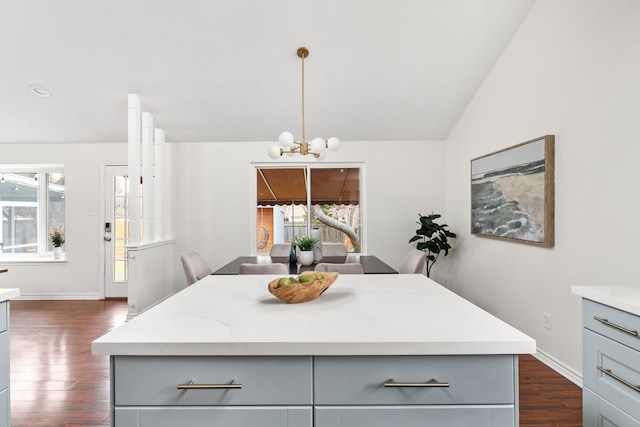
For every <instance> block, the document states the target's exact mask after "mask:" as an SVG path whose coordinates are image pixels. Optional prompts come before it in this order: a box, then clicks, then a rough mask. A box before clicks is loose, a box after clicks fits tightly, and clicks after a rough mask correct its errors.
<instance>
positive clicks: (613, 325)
mask: <svg viewBox="0 0 640 427" xmlns="http://www.w3.org/2000/svg"><path fill="white" fill-rule="evenodd" d="M593 319H594V320H597V321H598V322H600V323H602V324H604V325H607V326H611V327H612V328H614V329H617V330H619V331H622V332H624V333H626V334H629V335H633V336H634V337H637V336H638V331H636V330H633V329H627V328H625V327H624V326H620V325H616V324H615V323H611V322H609V320H608V319H603V318H602V317H598V316H593Z"/></svg>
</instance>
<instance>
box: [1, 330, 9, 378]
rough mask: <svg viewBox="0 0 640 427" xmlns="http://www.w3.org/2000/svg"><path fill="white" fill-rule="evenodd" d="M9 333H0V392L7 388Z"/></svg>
mask: <svg viewBox="0 0 640 427" xmlns="http://www.w3.org/2000/svg"><path fill="white" fill-rule="evenodd" d="M9 341H10V337H9V331H5V332H0V390H2V389H5V388H8V387H9V370H10V369H9V368H10V366H9V359H10V353H11V351H10V349H9Z"/></svg>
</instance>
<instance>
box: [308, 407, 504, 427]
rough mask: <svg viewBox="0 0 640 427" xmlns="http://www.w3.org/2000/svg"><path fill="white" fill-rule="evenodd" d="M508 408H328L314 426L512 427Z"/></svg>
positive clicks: (317, 416) (318, 415)
mask: <svg viewBox="0 0 640 427" xmlns="http://www.w3.org/2000/svg"><path fill="white" fill-rule="evenodd" d="M515 419H516V418H515V411H514V409H513V407H507V406H455V407H451V406H382V407H369V406H346V407H345V406H328V407H318V408H316V410H315V420H316V422H315V427H337V426H340V427H364V426H366V427H389V426H401V427H424V426H474V427H495V426H515V425H516V421H515Z"/></svg>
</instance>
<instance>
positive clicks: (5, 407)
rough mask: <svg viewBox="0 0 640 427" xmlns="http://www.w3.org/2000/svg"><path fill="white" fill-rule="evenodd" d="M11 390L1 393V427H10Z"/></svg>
mask: <svg viewBox="0 0 640 427" xmlns="http://www.w3.org/2000/svg"><path fill="white" fill-rule="evenodd" d="M9 406H10V405H9V389H4V390H2V391H0V427H9V425H10V424H11V422H10V418H11V416H10V413H9Z"/></svg>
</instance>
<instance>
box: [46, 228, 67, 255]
mask: <svg viewBox="0 0 640 427" xmlns="http://www.w3.org/2000/svg"><path fill="white" fill-rule="evenodd" d="M49 239H50V240H51V245H52V246H53V258H54V259H60V258H62V246H63V245H64V228H63V227H54V228H53V229H52V230H51V232H50V233H49Z"/></svg>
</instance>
